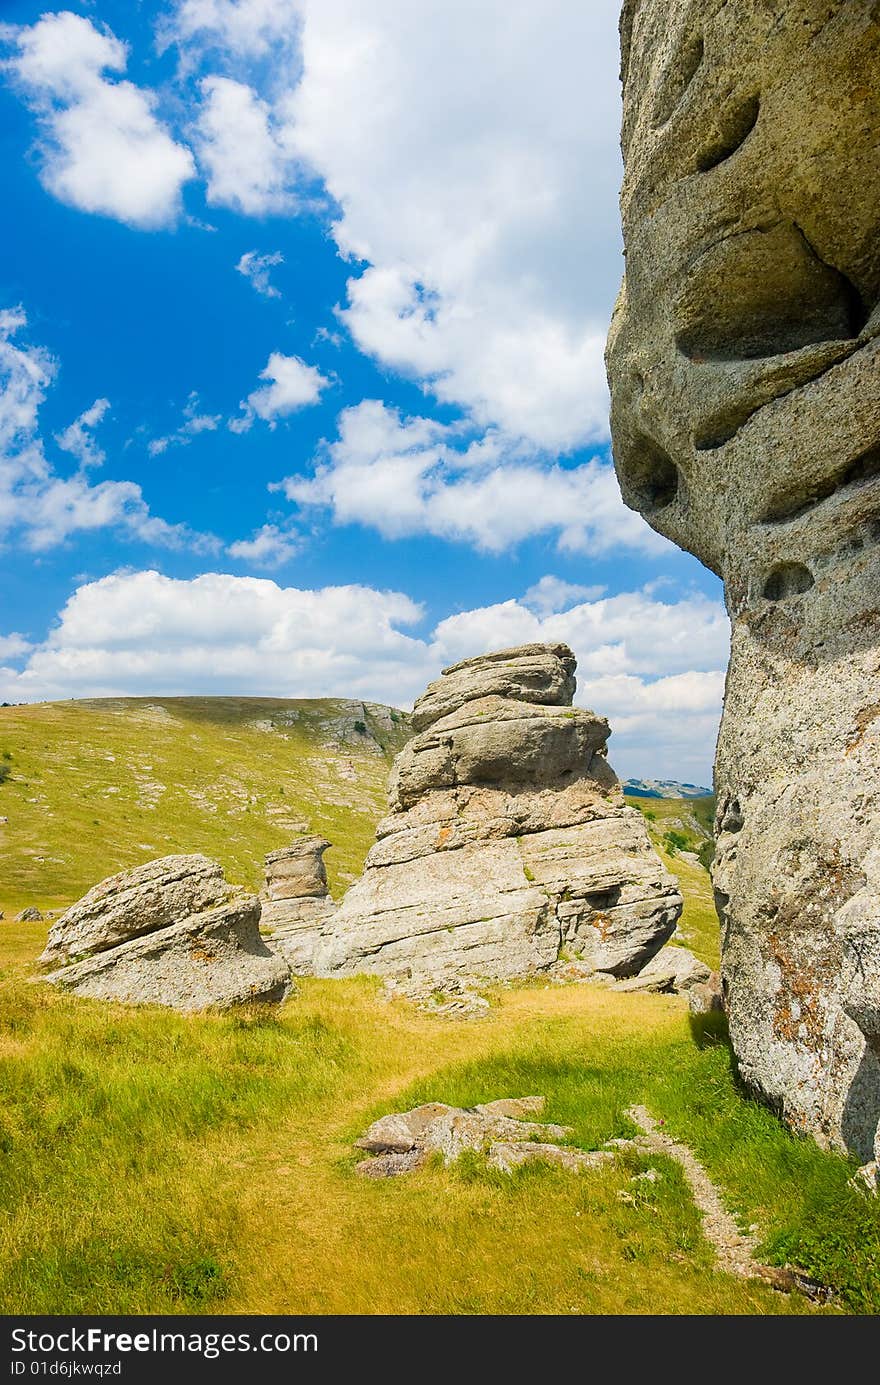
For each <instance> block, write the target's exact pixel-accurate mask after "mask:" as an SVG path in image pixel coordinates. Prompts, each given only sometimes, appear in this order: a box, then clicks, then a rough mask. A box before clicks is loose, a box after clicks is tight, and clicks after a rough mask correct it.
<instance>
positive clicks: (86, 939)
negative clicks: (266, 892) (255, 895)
mask: <svg viewBox="0 0 880 1385" xmlns="http://www.w3.org/2000/svg"><path fill="white" fill-rule="evenodd" d="M229 893H230V887H229V885H228V884H227V882H226V881H225V880H224V878H223V869H222V867H221V866H219V865H218V864H217V862H216V861H211V860H209V859H208V857H207V856H198V855H194V856H162V857H160V858H159V859H157V860H155V861H147V863H146V864H145V865H143V866H136V867H135V869H134V870H128V871H121V872H120V873H119V874H118V875H111V876H109V877H108V878H107V879H106V880H102V881H101V883H100V884H99V885H95V886H94V888H93V889H91V890H89V892H88V894H86V895H84V896H83V898H82V899H80V900H79V901H78V902H77V903H76V904H74V905H73V906H72V907H71V908H70V909H68V910H67V913H65V914H62V915H61V917H60V918H59V919H57V920H56V921H55V923H53V924H52V927H51V928H50V929H49V937H48V940H47V942H46V949H45V951H44V953H43V955H42V956H41V958H40V962H41V963H42V965H44V966H50V965H53V964H54V965H58V964H59V963H61V962H67V961H71V960H72V959H73V958H75V957H81V956H87V955H89V954H91V953H93V952H103V951H104V950H105V949H107V948H111V947H115V946H116V945H117V944H118V943H121V942H125V941H126V940H127V939H129V938H136V937H139V936H140V935H141V934H143V933H152V932H154V931H155V930H156V929H157V928H164V927H167V925H168V924H172V923H177V922H179V920H181V919H184V918H186V917H188V916H189V915H190V914H197V913H200V912H202V911H203V910H205V909H210V908H211V907H212V906H214V905H216V904H220V903H222V902H223V900H225V899H226V898H227V897H228V895H229Z"/></svg>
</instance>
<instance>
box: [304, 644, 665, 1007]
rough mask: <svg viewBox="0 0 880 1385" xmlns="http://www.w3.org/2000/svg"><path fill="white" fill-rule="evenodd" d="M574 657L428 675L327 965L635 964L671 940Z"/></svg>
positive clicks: (323, 961)
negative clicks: (575, 701) (583, 700)
mask: <svg viewBox="0 0 880 1385" xmlns="http://www.w3.org/2000/svg"><path fill="white" fill-rule="evenodd" d="M574 668H575V660H574V656H573V654H572V652H571V650H570V649H568V648H567V647H566V646H565V645H526V646H524V647H522V648H521V649H512V650H504V651H501V652H500V653H497V654H491V655H487V656H484V657H481V658H477V659H470V660H467V661H466V662H464V663H462V664H456V665H455V666H454V667H453V668H452V669H450V670H447V671H446V672H444V674H443V675H442V676H441V677H440V678H439V679H438V680H437V681H436V682H435V683H432V684H431V686H430V687H429V688H428V690H427V692H426V693H425V695H424V696H423V697H421V698H420V699H419V700H418V702H417V703H416V710H415V713H414V718H413V719H414V723H415V724H416V725H418V726H420V727H421V728H422V729H421V731H420V732H419V733H418V734H417V735H416V736H415V737H414V738H413V739H412V740H411V741H409V742H408V744H407V745H406V746H405V747H404V749H403V751H402V752H401V753H400V755H398V757H397V759H396V760H395V762H394V767H393V770H392V774H391V781H390V786H389V806H390V810H391V811H390V813H389V815H388V817H386V818H385V819H384V820H383V821H382V822H381V823H380V824H379V827H378V829H377V841H376V844H375V846H374V847H373V848H372V850H371V852H370V854H369V856H368V857H367V862H366V867H365V870H364V874H363V876H362V877H361V879H360V880H359V881H358V882H357V884H355V885H354V886H353V887H352V888H351V889H350V890H349V891H348V893H347V894H346V896H345V898H344V899H343V901H342V903H341V905H340V907H339V909H338V910H337V911H336V913H335V914H334V915H333V916H332V918H331V919H330V921H329V924H328V926H327V928H326V930H325V933H324V936H323V937H322V938H321V939H320V941H319V942H318V945H317V948H316V954H315V967H316V970H317V972H318V973H319V974H320V975H343V974H352V973H356V972H376V973H379V974H382V975H391V976H395V975H396V976H401V977H412V978H413V979H415V980H423V979H424V978H437V979H439V980H442V979H444V978H448V977H455V976H457V977H461V976H471V977H481V978H487V979H495V980H504V979H508V978H513V977H521V976H526V975H529V974H531V973H534V972H537V971H542V970H547V969H549V968H551V967H553V966H554V964H556V963H557V960H558V959H559V958H560V955H561V954H563V955H569V956H574V957H577V958H579V959H580V960H581V961H582V963H583V965H584V966H585V967H586V968H587V969H588V970H592V971H594V972H605V973H610V974H613V975H616V976H626V975H631V974H633V973H635V972H637V971H638V970H639V969H640V967H642V966H643V965H644V963H645V962H647V961H648V960H649V959H650V957H652V956H653V954H654V953H655V952H656V951H657V949H658V948H659V947H660V946H661V944H662V943H663V942H665V940H666V939H667V938H668V937H669V936H670V934H671V933H672V931H673V929H674V927H675V923H676V920H677V918H678V915H679V913H680V911H681V896H680V895H679V892H678V888H677V885H676V883H675V881H674V879H673V878H672V876H670V875H669V874H668V872H667V871H665V870H664V868H663V866H662V865H661V863H660V861H659V859H658V857H657V856H656V855H655V853H654V851H653V850H652V848H651V845H650V842H649V840H648V835H647V832H646V829H645V826H644V822H643V820H642V817H641V815H640V814H639V813H638V812H637V811H636V810H635V809H631V808H628V807H627V806H625V804H624V802H623V798H622V795H621V792H620V787H619V785H618V782H617V779H616V777H615V775H614V773H613V771H612V770H611V768H610V766H609V765H608V761H607V759H606V755H605V745H606V740H607V737H608V734H609V729H608V723H607V722H606V721H604V720H603V719H602V718H601V717H597V716H596V715H595V714H594V713H593V712H589V711H584V710H581V709H580V708H575V707H572V706H571V698H572V695H573V691H574ZM542 697H546V698H548V701H546V702H544V701H540V700H539V699H540V698H542Z"/></svg>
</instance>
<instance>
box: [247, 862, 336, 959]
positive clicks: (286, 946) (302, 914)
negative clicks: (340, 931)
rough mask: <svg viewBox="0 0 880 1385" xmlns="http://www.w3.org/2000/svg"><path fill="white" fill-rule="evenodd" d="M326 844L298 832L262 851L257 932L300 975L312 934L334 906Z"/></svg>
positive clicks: (311, 956) (309, 955) (312, 947)
mask: <svg viewBox="0 0 880 1385" xmlns="http://www.w3.org/2000/svg"><path fill="white" fill-rule="evenodd" d="M329 846H330V843H329V842H328V841H325V840H324V838H323V837H314V836H310V837H301V838H300V839H299V840H298V841H295V842H294V843H293V844H292V845H291V846H284V847H281V848H280V850H278V851H271V852H270V853H269V855H268V856H267V857H266V886H265V890H264V891H263V900H262V903H263V913H262V920H261V922H262V927H263V933H264V935H265V936H266V937H267V938H268V939H269V945H270V946H271V948H272V949H273V950H274V951H275V952H278V953H280V954H281V956H282V957H284V958H285V959H286V960H287V961H288V962H289V964H290V967H291V969H292V970H293V971H294V972H297V973H299V974H300V975H303V974H306V973H308V972H310V971H311V970H312V967H313V961H314V951H315V940H316V937H317V936H318V935H319V934H320V932H321V930H322V929H323V927H324V925H325V924H326V923H327V922H328V921H329V918H330V915H331V913H332V912H333V910H334V908H335V907H336V906H335V905H334V903H333V900H332V899H331V897H330V891H329V889H328V886H327V871H326V869H325V866H324V852H325V851H326V850H327V848H328V847H329Z"/></svg>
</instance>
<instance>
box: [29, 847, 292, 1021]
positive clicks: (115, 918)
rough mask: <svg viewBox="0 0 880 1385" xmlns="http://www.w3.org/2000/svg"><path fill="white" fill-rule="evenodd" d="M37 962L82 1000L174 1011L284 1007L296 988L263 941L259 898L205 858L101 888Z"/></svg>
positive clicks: (69, 916)
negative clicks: (265, 1004) (261, 1004)
mask: <svg viewBox="0 0 880 1385" xmlns="http://www.w3.org/2000/svg"><path fill="white" fill-rule="evenodd" d="M40 961H41V962H42V963H43V965H45V966H54V967H56V968H57V970H54V971H50V972H49V973H48V974H47V975H46V976H45V977H44V978H43V979H44V980H46V981H51V982H53V983H54V984H56V985H58V986H61V987H63V988H64V989H65V990H69V991H73V992H75V993H76V994H77V995H83V996H91V997H93V998H95V999H98V1000H117V1001H123V1002H125V1003H127V1004H131V1005H150V1004H152V1005H167V1006H170V1007H172V1008H174V1009H177V1010H202V1009H205V1008H207V1007H209V1006H219V1007H226V1006H230V1005H237V1004H242V1003H244V1002H248V1001H268V1000H281V999H283V998H284V996H285V995H286V994H287V992H288V990H289V989H290V985H291V978H290V969H289V967H288V965H287V963H286V962H285V961H284V960H283V958H281V957H279V956H276V955H275V954H273V953H272V952H270V951H269V949H268V948H267V947H266V945H265V943H264V942H263V941H262V939H261V937H260V901H259V900H258V899H257V898H256V897H255V896H254V895H250V894H246V893H245V892H244V891H243V890H237V889H234V888H233V887H232V886H230V885H229V884H228V883H227V882H226V880H225V879H224V878H223V871H222V868H221V867H220V866H219V865H218V864H217V862H216V861H211V860H209V859H208V858H207V857H206V856H199V855H193V856H165V857H162V858H161V859H159V860H156V861H149V862H147V864H146V865H143V866H138V867H137V868H136V869H135V870H131V871H124V872H122V873H121V874H119V875H113V876H110V877H109V878H108V879H107V880H103V881H101V883H100V884H99V885H96V886H95V887H94V889H91V890H89V892H88V894H87V895H85V896H84V897H83V898H82V899H81V900H79V902H78V903H77V904H74V905H73V907H72V908H70V909H69V910H68V911H67V913H66V914H63V915H62V916H61V918H59V919H58V920H57V922H55V923H54V924H53V925H52V927H51V929H50V930H49V939H48V942H47V945H46V950H45V952H44V953H43V955H42V957H41V958H40Z"/></svg>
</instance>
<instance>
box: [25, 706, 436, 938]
mask: <svg viewBox="0 0 880 1385" xmlns="http://www.w3.org/2000/svg"><path fill="white" fill-rule="evenodd" d="M395 718H396V720H395ZM361 728H363V729H361ZM408 734H409V727H408V722H407V719H406V717H405V716H404V714H403V713H400V712H396V711H393V710H392V709H390V708H382V707H376V706H375V705H374V704H372V703H367V704H366V705H365V704H363V703H356V702H342V701H336V700H331V699H324V700H318V701H313V702H308V701H302V700H297V701H292V700H282V699H258V698H219V697H211V698H117V699H109V698H108V699H98V700H95V701H87V700H83V701H78V702H55V703H42V704H37V705H31V706H20V707H2V708H0V766H4V767H5V769H6V771H7V774H6V776H5V777H4V775H2V774H0V909H2V910H3V911H4V912H5V913H6V915H7V917H8V916H9V915H10V914H12V915H14V914H15V913H18V912H20V910H21V909H23V908H25V907H26V906H27V905H36V906H37V907H38V908H40V909H41V910H43V911H44V912H45V911H46V910H47V909H53V908H62V907H65V906H66V905H68V904H71V903H72V902H73V901H74V900H75V899H78V898H79V897H80V896H81V895H83V894H84V893H85V891H86V890H87V889H89V888H90V886H92V885H94V884H96V883H97V881H99V880H102V879H103V878H104V877H105V876H107V875H112V874H113V873H114V872H115V871H117V870H124V869H126V868H128V867H131V866H134V865H138V864H140V862H142V861H147V860H150V859H151V858H152V857H155V856H166V855H169V854H170V853H172V852H190V851H203V852H205V853H207V855H209V856H212V857H214V858H215V859H217V860H219V861H220V862H221V863H222V864H223V866H224V867H225V868H226V872H227V876H228V878H229V879H230V880H233V881H235V882H238V883H241V884H245V885H250V886H255V885H259V884H260V883H261V876H262V863H263V858H264V856H265V855H266V853H267V852H268V851H272V850H274V849H275V848H276V847H279V846H283V845H285V843H287V842H289V841H290V840H291V839H292V837H294V836H296V835H297V833H298V832H303V831H311V832H319V833H322V834H323V835H324V836H326V837H327V839H328V840H329V841H330V842H332V844H333V848H332V850H330V851H328V853H327V856H326V863H327V871H328V876H329V879H330V885H331V889H332V890H334V891H335V892H336V893H342V891H343V890H344V889H345V888H346V887H347V885H348V884H350V883H351V881H352V880H354V879H356V878H357V876H358V875H359V874H360V870H361V866H362V864H363V859H364V856H365V855H366V853H367V851H368V850H369V847H370V844H371V843H372V840H373V833H374V828H375V824H376V821H377V819H378V818H379V817H380V816H381V814H382V813H383V812H384V809H385V785H386V782H387V779H388V770H389V766H390V763H391V760H392V758H393V756H394V755H395V754H396V753H397V751H398V750H399V749H400V747H401V745H402V744H403V743H404V741H405V740H406V738H407V736H408ZM4 818H5V819H6V821H5V822H4V821H3V819H4Z"/></svg>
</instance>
